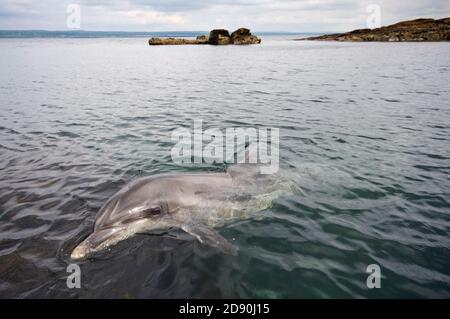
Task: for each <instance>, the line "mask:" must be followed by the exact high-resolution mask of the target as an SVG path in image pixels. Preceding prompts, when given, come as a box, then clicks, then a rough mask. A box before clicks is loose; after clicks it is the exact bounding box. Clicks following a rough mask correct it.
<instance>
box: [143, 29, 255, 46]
mask: <svg viewBox="0 0 450 319" xmlns="http://www.w3.org/2000/svg"><path fill="white" fill-rule="evenodd" d="M259 43H261V39H260V38H258V37H257V36H254V35H252V34H251V32H250V30H249V29H246V28H240V29H237V30H236V31H234V32H233V33H232V34H231V35H230V33H229V32H228V30H224V29H215V30H212V31H211V32H210V33H209V36H207V35H200V36H198V37H197V39H195V40H191V39H183V38H151V39H150V40H149V41H148V44H149V45H184V44H191V45H192V44H211V45H228V44H236V45H247V44H259Z"/></svg>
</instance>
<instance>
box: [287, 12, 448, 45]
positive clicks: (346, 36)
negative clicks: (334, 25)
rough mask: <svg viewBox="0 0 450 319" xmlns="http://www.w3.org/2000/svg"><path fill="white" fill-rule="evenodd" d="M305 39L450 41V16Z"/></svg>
mask: <svg viewBox="0 0 450 319" xmlns="http://www.w3.org/2000/svg"><path fill="white" fill-rule="evenodd" d="M296 40H297V41H303V40H319V41H355V42H359V41H380V42H403V41H405V42H406V41H410V42H426V41H428V42H432V41H450V18H444V19H439V20H434V19H416V20H410V21H403V22H399V23H396V24H393V25H389V26H385V27H381V28H377V29H359V30H354V31H351V32H347V33H338V34H326V35H321V36H317V37H309V38H304V39H296Z"/></svg>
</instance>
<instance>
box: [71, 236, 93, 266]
mask: <svg viewBox="0 0 450 319" xmlns="http://www.w3.org/2000/svg"><path fill="white" fill-rule="evenodd" d="M88 240H89V237H88V238H87V239H86V240H84V241H83V242H82V243H81V244H79V245H78V246H77V247H76V248H75V249H74V250H73V252H72V254H71V255H70V258H71V259H72V260H84V259H86V258H87V257H88V256H89V254H90V253H91V248H90V245H89V241H88Z"/></svg>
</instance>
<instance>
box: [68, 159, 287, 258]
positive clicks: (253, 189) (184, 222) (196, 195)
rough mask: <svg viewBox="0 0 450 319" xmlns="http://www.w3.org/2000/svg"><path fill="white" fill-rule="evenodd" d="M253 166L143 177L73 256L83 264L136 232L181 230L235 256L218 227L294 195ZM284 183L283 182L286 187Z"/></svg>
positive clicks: (105, 211) (112, 203) (110, 206)
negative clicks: (83, 261)
mask: <svg viewBox="0 0 450 319" xmlns="http://www.w3.org/2000/svg"><path fill="white" fill-rule="evenodd" d="M258 172H259V170H258V169H256V168H255V167H252V166H250V165H248V164H244V165H236V166H232V167H230V168H229V169H228V171H227V172H226V173H199V174H163V175H155V176H150V177H144V178H141V179H138V180H136V181H134V182H132V183H131V184H129V185H127V186H125V187H124V188H123V189H122V190H120V191H119V192H118V193H116V194H115V195H114V196H113V197H112V198H111V199H109V200H108V201H107V202H106V203H105V204H104V205H103V207H102V208H101V209H100V211H99V212H98V215H97V219H96V222H95V226H94V231H93V233H92V234H91V235H90V236H89V237H88V238H86V239H85V240H84V241H83V242H82V243H80V244H79V245H78V246H77V247H76V248H75V249H74V250H73V252H72V254H71V258H72V259H73V260H83V259H86V258H88V257H90V256H91V255H92V254H93V253H95V252H99V251H102V250H104V249H106V248H108V247H110V246H113V245H115V244H117V243H118V242H120V241H122V240H125V239H127V238H129V237H131V236H133V235H134V234H137V233H144V232H149V231H153V230H167V229H171V228H178V229H182V230H183V231H185V232H187V233H189V234H191V235H192V236H194V237H195V238H196V239H197V240H198V241H199V242H200V243H202V244H204V245H208V246H212V247H216V248H218V249H220V250H221V251H223V252H225V253H227V254H232V255H235V254H236V253H237V248H236V247H234V246H233V245H231V244H230V243H229V242H228V241H227V240H226V239H225V238H223V237H222V236H221V235H219V234H218V233H217V232H216V231H215V230H214V227H220V226H222V225H224V223H226V222H227V221H231V220H234V219H245V218H249V217H251V216H252V214H254V213H256V212H258V211H261V210H263V209H266V208H268V207H270V205H271V203H272V200H273V199H274V198H276V197H278V196H279V195H281V194H284V193H289V192H290V186H288V187H284V189H283V187H279V185H280V183H277V182H275V181H274V180H275V178H274V176H267V175H265V176H263V175H260V174H258ZM283 185H284V184H283Z"/></svg>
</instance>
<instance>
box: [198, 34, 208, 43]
mask: <svg viewBox="0 0 450 319" xmlns="http://www.w3.org/2000/svg"><path fill="white" fill-rule="evenodd" d="M197 41H204V42H208V41H209V36H207V35H199V36H198V37H197Z"/></svg>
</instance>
